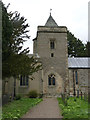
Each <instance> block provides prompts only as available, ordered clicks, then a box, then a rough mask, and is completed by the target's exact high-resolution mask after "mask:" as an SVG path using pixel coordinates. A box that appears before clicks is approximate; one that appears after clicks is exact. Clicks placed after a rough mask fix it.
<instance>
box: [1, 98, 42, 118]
mask: <svg viewBox="0 0 90 120" xmlns="http://www.w3.org/2000/svg"><path fill="white" fill-rule="evenodd" d="M41 101H42V99H39V98H21V99H20V100H14V101H12V102H10V103H8V104H6V105H4V106H3V107H2V120H6V119H8V120H13V119H19V118H21V117H22V116H23V115H24V114H25V113H26V112H27V111H28V110H29V109H30V108H32V107H33V106H35V105H37V104H38V103H39V102H41Z"/></svg>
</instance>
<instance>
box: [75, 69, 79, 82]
mask: <svg viewBox="0 0 90 120" xmlns="http://www.w3.org/2000/svg"><path fill="white" fill-rule="evenodd" d="M75 79H76V84H78V75H77V71H75Z"/></svg>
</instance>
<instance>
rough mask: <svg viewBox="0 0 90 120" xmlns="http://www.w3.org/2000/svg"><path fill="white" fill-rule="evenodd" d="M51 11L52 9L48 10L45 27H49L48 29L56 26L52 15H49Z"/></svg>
mask: <svg viewBox="0 0 90 120" xmlns="http://www.w3.org/2000/svg"><path fill="white" fill-rule="evenodd" d="M51 11H52V9H50V16H49V18H48V20H47V22H46V24H45V26H49V27H55V26H58V25H57V23H56V22H55V20H54V19H53V17H52V15H51Z"/></svg>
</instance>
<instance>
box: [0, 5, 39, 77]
mask: <svg viewBox="0 0 90 120" xmlns="http://www.w3.org/2000/svg"><path fill="white" fill-rule="evenodd" d="M28 27H29V25H28V24H26V19H25V18H24V17H20V13H18V12H9V13H8V12H7V8H6V7H5V6H4V5H3V3H2V76H3V78H5V77H10V76H14V77H18V76H19V75H20V74H21V75H32V74H33V73H34V72H37V71H38V70H40V69H41V64H40V62H39V61H37V60H36V59H35V58H34V57H30V58H29V56H28V53H29V48H26V49H24V50H23V49H22V48H23V43H24V42H25V41H27V40H28V39H29V38H30V37H29V36H28V35H27V33H28V32H29V31H28V30H27V28H28Z"/></svg>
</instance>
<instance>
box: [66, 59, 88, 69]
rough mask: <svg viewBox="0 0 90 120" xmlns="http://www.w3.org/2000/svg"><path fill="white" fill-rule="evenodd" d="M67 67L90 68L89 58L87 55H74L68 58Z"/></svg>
mask: <svg viewBox="0 0 90 120" xmlns="http://www.w3.org/2000/svg"><path fill="white" fill-rule="evenodd" d="M68 67H69V68H90V58H87V57H76V58H68Z"/></svg>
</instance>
